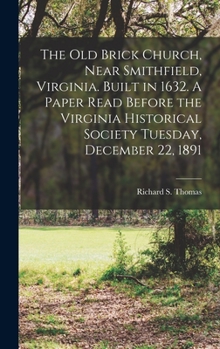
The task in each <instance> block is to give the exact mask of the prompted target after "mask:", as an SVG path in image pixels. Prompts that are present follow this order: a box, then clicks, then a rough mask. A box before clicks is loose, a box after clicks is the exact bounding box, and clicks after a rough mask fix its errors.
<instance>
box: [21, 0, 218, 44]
mask: <svg viewBox="0 0 220 349" xmlns="http://www.w3.org/2000/svg"><path fill="white" fill-rule="evenodd" d="M219 9H220V4H219V1H218V0H212V1H208V0H199V1H197V2H196V3H195V2H192V1H188V0H182V1H173V0H168V1H165V0H155V1H146V0H143V1H141V0H140V1H135V0H124V1H122V0H101V1H100V2H99V3H97V1H95V0H78V1H72V2H71V3H70V2H69V1H67V0H61V1H60V0H37V1H35V0H29V1H27V2H25V1H24V0H20V2H19V27H20V36H31V37H36V36H70V37H72V36H75V37H76V36H79V37H82V36H90V37H91V36H94V37H98V36H110V37H112V36H116V37H122V36H128V37H145V36H146V37H147V36H148V37H149V36H152V37H154V36H170V37H178V36H198V35H205V34H206V33H207V30H208V29H209V28H210V27H212V26H213V23H215V22H216V21H217V19H218V16H219V12H218V11H219ZM212 33H213V31H212Z"/></svg>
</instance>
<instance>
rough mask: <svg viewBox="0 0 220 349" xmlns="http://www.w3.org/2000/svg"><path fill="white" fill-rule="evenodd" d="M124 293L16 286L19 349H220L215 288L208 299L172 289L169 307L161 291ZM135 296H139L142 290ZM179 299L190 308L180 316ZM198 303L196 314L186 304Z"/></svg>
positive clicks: (188, 289) (191, 290) (108, 288)
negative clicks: (18, 316)
mask: <svg viewBox="0 0 220 349" xmlns="http://www.w3.org/2000/svg"><path fill="white" fill-rule="evenodd" d="M123 287H125V288H126V287H128V289H130V288H131V285H127V286H126V285H125V286H123ZM132 287H133V286H132ZM125 288H124V289H123V291H120V289H119V288H115V287H113V286H112V285H111V284H110V283H104V284H101V285H99V286H97V285H96V284H95V283H94V284H91V285H90V286H89V287H87V288H85V289H84V290H82V289H79V290H71V291H65V292H64V291H63V290H61V291H59V290H54V289H53V288H50V287H47V288H45V286H44V285H32V286H20V299H19V301H20V305H19V307H20V308H19V314H20V322H19V323H20V347H19V348H20V349H27V348H30V349H32V348H41V349H46V348H56V349H62V348H68V349H70V348H72V349H73V348H74V349H75V348H80V349H92V348H100V349H102V348H103V349H104V348H106V349H110V348H114V349H134V348H143V349H145V348H146V349H148V348H149V349H154V348H156V349H168V348H169V349H171V348H178V349H181V348H182V349H187V348H196V349H199V348H204V349H219V348H220V331H219V325H220V321H219V320H220V302H219V295H220V291H219V288H215V287H214V286H209V288H207V289H206V290H205V291H206V292H207V294H209V297H208V298H207V297H205V296H207V295H204V294H203V291H204V289H203V290H201V289H200V288H199V287H194V286H191V285H188V286H187V285H185V286H184V287H182V288H181V290H179V289H178V288H175V285H174V287H172V288H170V290H172V297H173V298H172V299H173V301H171V298H170V295H171V293H170V291H169V293H168V292H167V289H166V290H165V288H163V286H161V285H160V288H158V289H157V288H155V287H154V289H152V290H151V292H149V290H148V291H147V292H145V293H144V292H143V294H142V295H140V296H139V295H137V292H136V295H135V294H133V296H131V294H130V295H129V294H128V293H126V292H124V290H125ZM138 290H140V291H139V293H140V294H141V293H142V291H141V290H143V287H141V286H139V287H138ZM177 291H178V292H177ZM165 296H166V297H165ZM168 296H169V297H168ZM175 297H176V298H175ZM180 299H182V300H183V299H184V307H185V306H186V304H188V310H187V311H186V309H185V308H184V313H183V312H181V309H182V308H181V307H183V305H181V304H183V302H182V303H181V301H180ZM196 299H197V302H198V304H200V305H201V306H200V312H198V313H195V307H194V305H193V307H192V304H191V303H190V302H194V303H195V300H196ZM158 300H159V301H158ZM165 300H167V302H166V301H165ZM198 309H199V308H198ZM191 310H192V311H191ZM183 314H184V315H183Z"/></svg>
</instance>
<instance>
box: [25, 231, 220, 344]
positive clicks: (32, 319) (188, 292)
mask: <svg viewBox="0 0 220 349" xmlns="http://www.w3.org/2000/svg"><path fill="white" fill-rule="evenodd" d="M119 230H120V231H121V232H122V233H123V235H124V236H125V240H126V243H127V245H128V246H130V253H131V254H133V253H136V252H137V251H139V250H141V249H146V248H148V247H149V243H150V241H151V236H152V233H153V230H152V229H143V228H137V227H136V228H133V227H132V228H128V227H125V228H121V227H120V228H117V227H114V228H103V227H100V228H97V227H91V228H90V227H65V228H63V227H59V228H58V227H57V228H56V227H55V228H54V227H50V228H46V227H43V228H20V230H19V269H20V273H19V276H20V280H19V283H20V285H21V288H20V290H21V292H20V296H21V298H23V299H25V302H24V303H23V305H22V307H24V308H22V309H24V310H23V311H24V313H23V314H24V315H23V316H22V319H23V321H24V324H23V325H22V326H23V329H24V331H23V332H22V338H21V341H22V346H21V349H70V348H71V349H75V348H78V346H75V344H76V342H78V341H80V338H81V337H80V336H79V337H78V332H77V334H74V335H72V334H71V333H72V332H71V331H73V329H74V326H75V327H76V328H77V329H80V331H81V330H82V332H83V334H84V330H85V331H87V332H85V333H87V334H88V333H90V329H89V330H86V328H88V327H87V326H88V323H89V322H88V318H89V319H90V315H89V317H88V314H87V312H86V309H93V311H94V312H92V313H91V314H94V319H93V321H95V323H96V321H100V322H99V323H100V324H102V321H101V319H102V317H101V318H100V319H99V316H101V315H100V313H99V311H100V310H101V308H102V311H103V309H106V314H105V316H110V318H109V319H111V315H114V316H116V315H117V316H118V314H117V313H116V315H115V314H114V311H115V310H114V306H117V303H114V305H111V307H112V308H111V309H112V314H111V313H108V311H109V309H108V306H109V300H108V299H106V300H105V297H104V298H103V296H105V292H106V289H108V287H109V290H107V292H110V290H111V292H112V293H111V295H112V296H113V297H115V298H114V299H116V300H117V301H118V298H117V295H118V294H119V295H120V301H121V300H122V301H123V300H124V299H127V300H128V299H129V303H131V304H132V303H133V302H136V300H138V302H137V304H139V306H140V304H142V305H143V306H144V307H145V309H144V312H143V309H142V306H141V308H140V309H142V311H140V312H139V309H138V307H137V313H136V315H135V318H133V321H130V318H129V321H128V319H127V321H124V317H125V316H127V313H126V310H127V307H128V308H129V306H128V303H126V302H125V304H127V305H124V308H123V309H124V310H123V311H125V313H123V321H124V322H122V323H121V329H122V331H125V333H126V334H127V335H126V336H128V338H127V339H128V342H129V340H130V339H129V338H133V337H134V336H138V335H139V332H138V328H139V327H138V326H139V324H141V323H142V322H143V324H145V326H146V327H148V328H149V331H151V330H152V331H153V332H155V333H157V337H158V338H160V339H158V342H156V343H155V341H154V339H155V338H153V339H152V340H149V341H146V342H145V343H146V344H142V345H140V344H139V345H137V343H140V342H136V343H133V346H132V347H131V346H129V349H130V348H132V349H158V348H160V349H164V348H165V349H179V348H181V349H187V348H192V347H193V346H195V345H196V343H195V340H196V334H201V335H203V336H204V335H205V336H206V338H212V337H213V334H214V336H216V337H217V334H216V333H217V329H218V328H219V318H218V317H217V312H218V309H219V308H218V301H217V300H218V293H215V292H217V291H218V289H217V290H215V292H214V291H213V292H212V288H213V287H214V286H215V285H213V287H211V288H210V289H209V286H208V285H207V284H206V283H203V281H202V280H199V282H194V281H190V280H184V279H182V278H180V277H179V276H177V275H173V274H172V275H170V276H169V275H168V276H166V278H165V277H164V278H162V277H161V278H156V277H155V278H153V277H151V278H148V279H147V280H145V281H144V284H145V285H146V287H143V286H140V285H138V284H137V283H135V282H134V281H133V280H123V282H118V281H116V280H113V281H107V283H101V282H100V281H98V280H99V276H101V274H102V273H103V271H104V270H106V268H108V267H109V265H110V264H111V263H112V258H111V255H112V253H113V246H114V242H115V239H116V236H117V233H118V231H119ZM26 286H27V287H26ZM29 286H30V287H29ZM211 286H212V285H211ZM113 290H114V291H113ZM72 291H73V292H72ZM108 294H109V293H107V295H108ZM100 297H101V298H100ZM109 299H111V298H109ZM122 303H123V302H122ZM42 304H43V305H44V306H43V305H42ZM107 305H108V306H107ZM82 310H83V311H84V312H83V311H82ZM26 312H27V313H26ZM101 314H102V313H101ZM102 316H104V315H102ZM113 318H114V317H113ZM103 319H105V317H104V318H103ZM29 325H31V326H30V327H29ZM111 328H112V323H111V321H110V320H109V323H108V321H107V322H106V327H105V328H104V330H103V333H102V336H101V337H99V338H97V339H96V343H95V344H94V345H93V346H91V348H93V349H115V348H116V345H115V341H112V340H110V339H109V338H110V337H109V335H107V337H106V332H105V331H106V330H107V333H108V334H109V333H110V332H111ZM144 328H145V327H144ZM25 330H28V331H29V332H28V333H29V334H28V336H26V334H25ZM141 333H142V332H141ZM194 334H195V336H194ZM114 335H116V336H117V331H116V334H115V333H114ZM68 338H70V339H71V342H72V344H70V345H69V343H70V342H68V340H67V339H68ZM113 339H114V336H113ZM161 339H163V340H164V341H166V340H167V344H164V345H163V346H160V345H161V342H160V340H161ZM216 340H218V339H216ZM219 340H220V339H219ZM64 342H65V344H64ZM148 343H149V344H148ZM151 343H153V344H154V345H152V344H151ZM168 343H169V344H168ZM219 343H220V341H219ZM135 344H136V345H135ZM155 344H156V345H155ZM124 349H127V347H126V346H125V348H124Z"/></svg>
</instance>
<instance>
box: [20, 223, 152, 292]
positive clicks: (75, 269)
mask: <svg viewBox="0 0 220 349" xmlns="http://www.w3.org/2000/svg"><path fill="white" fill-rule="evenodd" d="M119 229H120V230H121V231H122V233H123V234H124V235H125V238H126V241H127V243H128V245H129V246H130V247H131V251H130V252H131V254H132V253H135V252H137V251H138V250H139V249H143V248H144V247H147V246H148V244H149V242H150V240H151V237H152V229H144V228H133V227H132V228H128V227H126V228H121V227H120V228H117V227H114V228H105V227H43V228H39V227H37V228H29V227H28V228H26V227H23V228H22V227H21V228H20V229H19V278H20V283H21V284H23V285H32V284H35V285H48V286H49V285H50V284H51V282H52V283H53V285H56V287H57V289H61V288H62V285H63V286H64V287H66V286H67V285H68V287H69V289H71V287H73V286H74V287H75V284H76V281H77V284H78V285H80V284H81V283H82V282H83V281H85V279H86V278H87V279H90V280H91V279H92V278H96V279H97V275H101V273H102V271H103V270H105V269H106V268H107V266H108V265H109V264H110V263H111V262H112V252H113V245H114V242H115V238H116V234H117V233H118V231H119ZM61 276H62V278H61Z"/></svg>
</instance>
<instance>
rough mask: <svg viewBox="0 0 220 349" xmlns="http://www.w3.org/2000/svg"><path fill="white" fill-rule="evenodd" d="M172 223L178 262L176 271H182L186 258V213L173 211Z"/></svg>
mask: <svg viewBox="0 0 220 349" xmlns="http://www.w3.org/2000/svg"><path fill="white" fill-rule="evenodd" d="M173 222H174V246H175V256H176V259H177V261H178V262H179V265H177V269H182V268H184V266H185V258H186V237H185V225H186V213H185V212H184V210H173Z"/></svg>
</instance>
